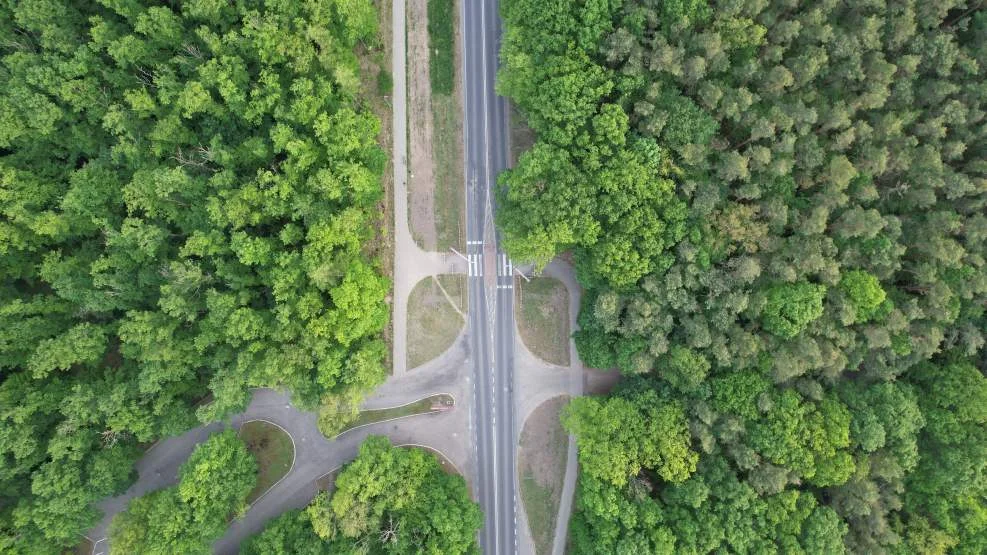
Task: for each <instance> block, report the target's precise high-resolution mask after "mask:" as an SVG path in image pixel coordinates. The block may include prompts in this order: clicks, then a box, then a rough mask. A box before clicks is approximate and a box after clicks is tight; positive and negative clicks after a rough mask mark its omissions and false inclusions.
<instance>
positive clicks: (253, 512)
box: [87, 389, 468, 554]
mask: <svg viewBox="0 0 987 555" xmlns="http://www.w3.org/2000/svg"><path fill="white" fill-rule="evenodd" d="M405 391H406V393H407V396H408V397H414V396H416V395H421V392H417V391H408V390H407V389H406V390H405ZM456 393H459V392H456ZM426 395H427V393H426ZM456 396H457V398H459V397H460V395H456ZM406 399H407V398H406ZM378 404H379V405H380V406H385V404H384V403H381V402H380V401H378ZM465 414H466V413H465V412H464V409H463V408H460V407H457V408H456V409H455V410H452V411H449V412H446V413H441V414H435V415H427V416H416V417H410V418H406V419H403V420H395V421H392V422H382V423H379V424H373V425H370V426H366V427H363V428H359V429H356V430H353V431H351V432H348V433H345V434H343V435H342V436H340V437H338V438H337V439H335V440H333V441H329V440H327V439H325V437H323V436H322V434H321V433H320V432H319V430H318V427H317V426H316V415H315V414H314V413H311V412H303V411H300V410H298V409H297V408H295V407H294V406H293V405H292V404H291V400H290V398H289V397H288V396H287V395H286V394H284V393H280V392H277V391H274V390H271V389H258V390H255V391H254V396H253V399H252V401H251V403H250V405H249V406H248V407H247V409H246V410H245V411H244V412H242V413H240V414H238V415H236V416H235V417H233V419H232V420H231V421H230V422H229V423H223V422H216V423H212V424H208V425H205V426H201V427H199V428H195V429H194V430H191V431H189V432H187V433H185V434H183V435H181V436H177V437H173V438H169V439H166V440H164V441H162V442H160V443H158V444H157V445H155V446H154V447H152V448H151V449H150V450H149V451H148V453H147V454H146V455H145V456H144V457H143V458H142V459H141V460H140V461H139V462H138V463H137V471H138V473H139V478H138V480H137V482H136V483H135V484H134V485H133V486H131V487H130V489H128V490H127V491H126V492H125V493H124V494H123V495H120V496H118V497H113V498H110V499H106V500H103V501H102V502H100V503H99V504H98V508H99V509H100V510H102V511H103V512H104V515H105V516H104V517H103V520H102V521H101V522H100V523H99V525H98V526H97V527H96V528H94V529H93V530H91V531H90V532H89V533H88V534H87V536H88V537H90V538H93V540H94V541H95V542H97V545H96V549H95V550H94V552H103V553H106V552H108V548H109V546H108V545H107V542H106V540H105V538H106V534H107V529H108V528H109V524H110V521H111V520H112V518H113V516H114V515H116V514H117V513H118V512H120V511H122V510H124V509H125V508H126V506H127V503H129V502H130V500H131V499H133V498H135V497H138V496H140V495H144V494H146V493H148V492H150V491H153V490H156V489H160V488H164V487H168V486H170V485H173V484H175V483H176V482H177V481H178V470H179V467H180V466H181V465H182V463H183V462H185V460H186V459H187V458H188V456H189V455H190V454H191V453H192V450H193V449H194V448H195V446H196V445H197V444H198V443H200V442H201V441H203V440H205V439H206V437H208V436H209V434H211V433H214V432H216V431H219V430H222V429H223V428H225V427H227V426H233V427H239V426H240V425H242V424H243V423H244V422H246V421H249V420H257V419H263V420H267V421H270V422H272V423H274V424H277V425H279V426H281V427H282V428H284V429H285V430H286V431H287V432H288V433H289V434H290V435H291V437H292V439H293V441H294V444H295V464H294V466H293V467H292V469H291V471H290V472H289V473H288V474H287V475H286V476H285V477H284V479H283V480H282V481H281V482H279V483H278V484H277V485H275V486H274V487H273V488H272V489H271V490H270V492H269V493H268V494H267V495H265V496H263V497H262V498H261V499H259V500H258V501H257V502H256V503H255V504H254V505H252V506H251V507H250V510H249V511H247V514H246V515H245V516H244V517H243V518H242V519H240V520H236V521H234V522H233V523H232V524H231V525H230V527H229V528H228V529H227V531H226V534H225V535H224V536H223V537H222V538H221V539H220V540H219V541H218V542H216V544H215V545H214V546H213V550H214V552H215V553H219V554H227V553H236V552H237V550H238V549H239V546H240V544H241V543H242V542H243V541H244V540H245V539H246V538H247V537H249V536H251V535H253V534H255V533H257V532H259V531H260V530H262V529H263V528H264V525H265V524H266V523H267V521H268V520H270V519H272V518H275V517H277V516H278V515H280V514H281V513H283V512H284V511H287V510H289V509H294V508H300V507H304V506H305V505H307V504H308V503H309V501H311V500H312V498H313V497H314V496H315V494H316V493H317V488H316V486H315V481H316V479H317V478H318V477H319V476H321V475H323V474H325V473H326V471H328V470H331V469H333V468H336V467H338V466H340V465H343V464H345V463H347V462H349V461H351V460H353V458H355V457H356V454H357V450H358V449H359V446H360V444H361V443H362V442H363V440H364V439H366V437H367V436H368V435H371V434H383V435H387V436H388V437H390V438H391V441H392V442H393V443H394V444H396V445H400V444H410V443H414V444H419V445H425V446H428V447H434V448H437V449H440V450H441V451H442V452H443V453H444V454H445V455H446V457H448V458H449V459H450V460H451V461H452V463H453V464H455V465H456V466H457V467H459V468H463V467H464V466H465V465H466V463H467V462H468V456H467V449H465V447H463V448H457V447H458V446H457V445H456V443H457V442H455V441H450V438H455V437H465V436H466V434H467V430H466V419H465Z"/></svg>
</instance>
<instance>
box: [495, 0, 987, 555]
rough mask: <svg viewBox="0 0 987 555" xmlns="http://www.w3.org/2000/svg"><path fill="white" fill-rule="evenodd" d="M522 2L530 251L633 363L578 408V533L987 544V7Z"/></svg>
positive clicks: (901, 0)
mask: <svg viewBox="0 0 987 555" xmlns="http://www.w3.org/2000/svg"><path fill="white" fill-rule="evenodd" d="M502 6H503V9H502V13H503V16H504V19H505V37H504V46H503V51H502V59H503V61H504V67H503V68H502V71H501V75H500V81H499V87H500V91H501V92H502V93H504V94H506V95H508V96H510V97H511V98H512V100H513V101H514V102H515V103H516V104H517V106H518V108H519V109H520V111H521V112H522V114H523V115H524V116H525V119H526V120H527V123H528V125H529V126H530V127H531V128H532V130H533V131H534V132H535V134H536V137H537V140H536V141H535V144H534V146H533V147H532V148H531V149H530V150H529V151H527V152H525V153H524V154H522V155H521V157H520V159H519V160H518V164H517V166H516V167H515V168H513V169H511V170H509V171H508V172H506V173H505V174H504V175H503V176H502V177H501V179H500V185H501V187H500V190H499V193H498V194H499V201H500V205H499V214H498V222H499V225H500V226H501V228H502V230H503V234H504V238H505V245H506V248H507V249H508V250H509V252H510V253H511V255H512V256H513V257H514V258H516V259H518V260H527V261H533V262H536V263H538V264H544V263H545V262H546V261H547V260H549V259H551V258H552V257H553V256H555V255H556V254H558V253H561V252H566V251H571V253H572V255H573V257H574V260H575V262H576V267H577V272H578V277H579V279H580V281H581V282H582V284H583V286H584V287H585V289H586V291H585V294H584V297H583V306H582V309H581V314H580V319H579V323H580V331H578V332H577V334H576V342H577V346H578V348H579V352H580V355H581V357H582V358H583V360H584V361H585V362H586V363H587V364H589V365H592V366H597V367H603V368H607V367H614V366H615V367H617V368H619V369H620V371H621V372H623V373H624V374H627V375H628V376H629V378H627V379H626V383H625V384H624V385H623V386H621V387H620V388H618V390H617V391H615V392H614V393H613V394H612V395H611V396H610V397H609V398H606V399H592V400H578V401H574V402H573V403H572V405H571V406H570V408H569V409H568V410H567V412H566V419H565V422H566V424H567V425H568V426H569V429H570V430H572V431H574V432H575V433H576V436H577V439H578V442H579V445H580V450H581V453H580V456H581V459H582V463H583V464H582V468H583V474H582V478H581V482H580V486H579V501H578V507H577V509H578V510H577V513H576V515H575V516H574V520H573V548H574V551H575V552H578V553H662V552H676V553H708V552H726V551H730V552H757V553H764V552H768V553H771V552H783V553H789V552H809V553H836V552H841V551H844V550H847V551H851V552H856V553H882V552H885V553H915V552H925V553H943V552H945V551H950V550H952V551H955V552H959V553H981V552H984V551H985V545H984V538H985V537H987V505H985V498H987V497H985V496H987V479H985V476H987V467H985V464H987V462H985V461H987V457H985V453H984V449H987V438H985V437H984V435H983V431H984V429H985V427H984V414H983V412H984V411H983V407H984V406H987V404H985V402H984V401H983V399H982V398H981V397H982V396H983V395H982V393H983V391H984V388H985V387H987V385H985V379H984V360H985V359H984V352H985V351H984V343H985V335H984V334H985V331H984V330H985V329H987V318H985V307H987V267H985V255H987V243H985V241H987V215H985V214H987V164H985V162H984V160H985V159H987V125H985V124H987V87H985V86H984V79H985V77H984V76H985V73H987V38H985V37H987V9H985V6H984V4H983V3H982V2H977V1H969V0H945V1H938V2H920V1H917V0H893V1H892V0H866V1H858V2H838V1H836V0H821V1H803V0H722V1H720V0H708V1H707V0H681V1H668V2H664V1H663V2H655V1H651V0H611V1H607V2H591V1H586V0H574V1H569V0H553V1H549V2H545V1H541V0H538V1H536V0H503V2H502ZM961 390H962V391H965V392H966V393H965V394H964V395H962V396H960V395H959V394H958V392H959V391H961ZM645 394H654V395H656V396H655V397H654V399H656V400H658V399H660V401H659V403H660V406H663V407H666V410H665V411H651V412H649V411H648V410H644V409H642V408H641V407H640V406H637V405H636V403H635V402H634V401H632V400H633V399H640V398H642V395H645ZM675 407H677V408H675ZM668 410H674V411H683V412H682V414H683V417H684V419H683V418H673V419H669V418H668V415H667V412H668ZM683 426H684V427H685V428H683ZM683 429H687V430H688V436H686V437H684V438H682V439H676V440H674V441H666V443H665V444H663V445H656V436H663V437H662V439H663V440H668V438H679V437H680V434H681V433H682V430H683ZM683 449H684V451H683ZM688 452H695V453H698V462H694V463H693V464H691V465H682V466H680V467H679V468H680V469H681V472H677V473H674V474H669V473H667V472H663V471H662V467H663V464H665V461H666V460H669V458H671V460H678V459H677V457H678V456H679V455H682V454H684V453H688ZM608 462H609V463H610V464H609V465H608V464H607V463H608ZM618 478H619V479H618Z"/></svg>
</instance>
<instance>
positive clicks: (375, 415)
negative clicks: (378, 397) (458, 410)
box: [340, 393, 455, 433]
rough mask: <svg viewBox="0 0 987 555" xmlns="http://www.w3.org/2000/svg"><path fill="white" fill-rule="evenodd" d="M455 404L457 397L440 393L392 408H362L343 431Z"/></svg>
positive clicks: (437, 409) (427, 412)
mask: <svg viewBox="0 0 987 555" xmlns="http://www.w3.org/2000/svg"><path fill="white" fill-rule="evenodd" d="M453 405H455V399H453V397H452V395H448V394H446V393H439V394H436V395H430V396H428V397H425V398H424V399H419V400H417V401H415V402H414V403H409V404H407V405H403V406H400V407H394V408H390V409H376V410H361V411H360V414H359V416H357V418H356V420H354V421H353V422H351V423H349V424H348V425H347V426H346V427H345V428H343V432H345V431H347V430H352V429H353V428H358V427H360V426H366V425H367V424H374V423H376V422H383V421H385V420H393V419H395V418H404V417H407V416H414V415H416V414H430V413H433V412H441V411H442V409H440V408H439V407H452V406H453ZM343 432H340V433H343Z"/></svg>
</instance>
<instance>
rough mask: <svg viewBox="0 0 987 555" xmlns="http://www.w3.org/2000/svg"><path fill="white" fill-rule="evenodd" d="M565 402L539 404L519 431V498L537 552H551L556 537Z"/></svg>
mask: <svg viewBox="0 0 987 555" xmlns="http://www.w3.org/2000/svg"><path fill="white" fill-rule="evenodd" d="M568 401H569V398H568V397H567V396H562V397H556V398H555V399H551V400H549V401H546V402H545V403H542V404H541V405H540V406H539V407H538V408H537V409H535V411H534V412H533V413H531V416H529V417H528V419H527V420H526V421H525V423H524V429H523V430H522V432H521V449H520V450H519V453H518V475H519V481H520V485H521V500H522V501H523V502H524V511H525V513H526V514H527V516H528V528H529V529H530V530H531V537H532V540H533V541H534V544H535V553H538V554H547V553H551V552H552V541H553V539H554V537H555V521H556V518H557V517H558V512H559V501H560V500H561V499H562V484H563V482H564V480H565V465H566V456H567V453H566V449H567V447H568V442H569V438H568V436H567V435H566V433H565V430H563V429H562V423H561V422H560V421H559V412H560V411H561V410H562V407H564V406H565V404H566V403H567V402H568Z"/></svg>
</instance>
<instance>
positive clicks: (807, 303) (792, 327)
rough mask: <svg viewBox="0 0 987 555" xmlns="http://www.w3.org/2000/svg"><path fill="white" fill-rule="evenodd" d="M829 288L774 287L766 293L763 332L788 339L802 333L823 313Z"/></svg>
mask: <svg viewBox="0 0 987 555" xmlns="http://www.w3.org/2000/svg"><path fill="white" fill-rule="evenodd" d="M825 294H826V288H825V287H824V286H822V285H816V284H812V283H806V282H801V283H792V284H781V285H775V286H773V287H771V288H769V289H768V290H767V292H766V302H765V305H764V310H763V311H762V313H761V321H762V323H763V324H764V329H765V330H767V331H769V332H771V333H773V334H775V335H777V336H779V337H783V338H786V339H791V338H793V337H795V336H796V335H798V334H800V333H802V332H803V331H804V330H805V328H806V327H808V325H809V324H810V323H812V321H813V320H816V319H818V318H819V317H820V316H822V313H823V304H822V302H823V297H824V296H825Z"/></svg>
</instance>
